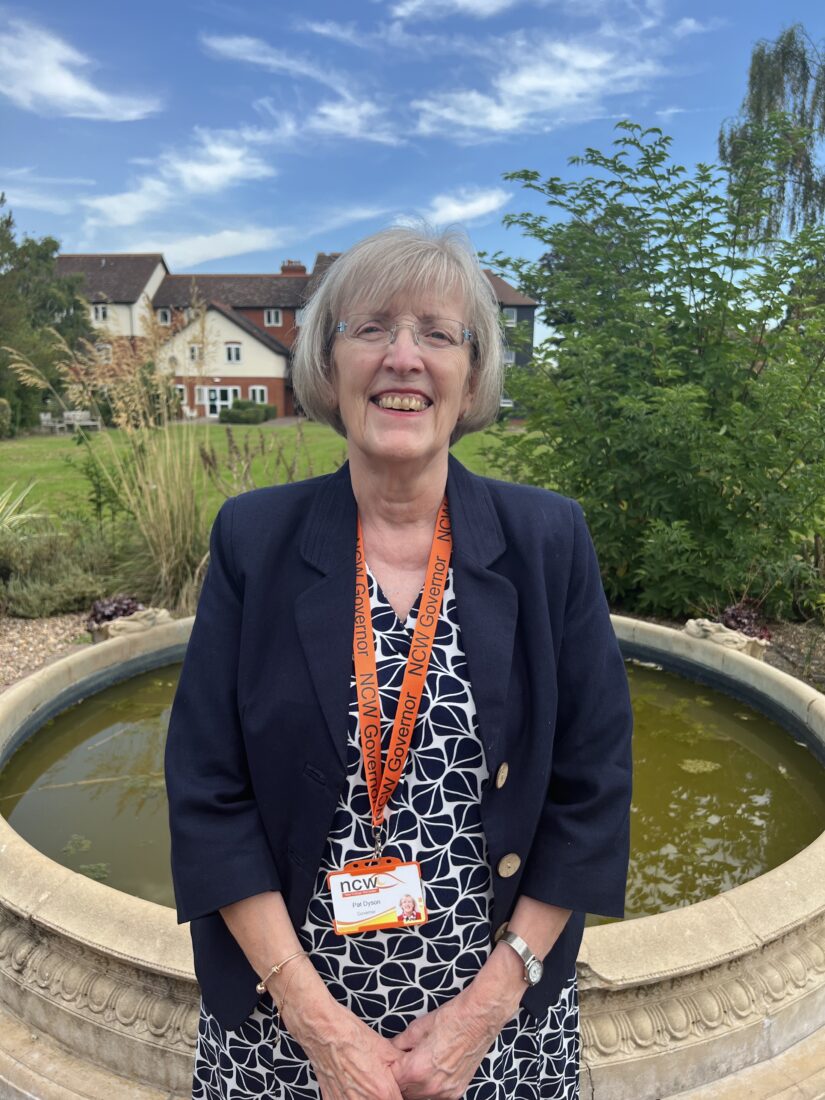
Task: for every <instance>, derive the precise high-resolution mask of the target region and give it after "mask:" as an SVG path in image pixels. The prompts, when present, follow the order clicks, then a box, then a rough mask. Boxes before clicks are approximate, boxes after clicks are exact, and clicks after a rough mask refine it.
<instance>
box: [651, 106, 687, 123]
mask: <svg viewBox="0 0 825 1100" xmlns="http://www.w3.org/2000/svg"><path fill="white" fill-rule="evenodd" d="M686 111H687V107H662V108H661V110H659V111H657V112H656V117H657V118H663V119H665V121H669V120H670V119H672V118H673V117H674V116H675V115H683V114H685V113H686Z"/></svg>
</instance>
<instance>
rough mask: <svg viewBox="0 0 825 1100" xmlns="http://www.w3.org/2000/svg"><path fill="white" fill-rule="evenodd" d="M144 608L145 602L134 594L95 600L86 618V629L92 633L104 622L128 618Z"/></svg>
mask: <svg viewBox="0 0 825 1100" xmlns="http://www.w3.org/2000/svg"><path fill="white" fill-rule="evenodd" d="M143 610H145V609H144V606H143V604H142V603H140V602H139V601H138V600H136V599H135V598H134V596H122V595H121V596H109V597H108V598H107V599H105V600H95V602H94V603H93V604H92V610H91V611H90V612H89V617H88V619H87V620H86V629H87V630H88V631H89V633H90V634H91V632H92V630H94V628H95V627H98V626H101V625H102V624H103V623H111V622H113V621H114V620H115V619H122V618H126V617H127V616H129V615H134V613H135V612H136V611H143Z"/></svg>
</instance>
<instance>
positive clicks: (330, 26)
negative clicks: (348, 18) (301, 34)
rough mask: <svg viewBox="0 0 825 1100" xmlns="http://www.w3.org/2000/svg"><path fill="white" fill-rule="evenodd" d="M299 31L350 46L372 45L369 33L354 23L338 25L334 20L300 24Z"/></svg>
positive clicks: (298, 25)
mask: <svg viewBox="0 0 825 1100" xmlns="http://www.w3.org/2000/svg"><path fill="white" fill-rule="evenodd" d="M297 30H300V31H309V32H310V34H317V35H319V36H320V37H321V38H331V39H332V40H333V41H335V42H345V43H346V44H347V45H348V46H361V47H366V46H369V45H370V40H371V38H372V35H371V34H370V33H369V32H364V31H359V30H358V28H357V27H356V26H355V24H354V23H336V22H335V20H334V19H325V20H323V21H321V22H319V21H318V20H311V21H308V22H306V23H298V24H297Z"/></svg>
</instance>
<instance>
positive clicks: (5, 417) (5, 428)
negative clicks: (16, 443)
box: [0, 397, 12, 439]
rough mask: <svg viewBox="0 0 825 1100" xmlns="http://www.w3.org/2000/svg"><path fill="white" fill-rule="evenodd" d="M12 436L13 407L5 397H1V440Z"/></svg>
mask: <svg viewBox="0 0 825 1100" xmlns="http://www.w3.org/2000/svg"><path fill="white" fill-rule="evenodd" d="M11 434H12V426H11V405H10V404H9V403H8V401H7V400H6V399H5V397H0V439H9V438H10V437H11Z"/></svg>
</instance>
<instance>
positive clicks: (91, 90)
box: [0, 19, 161, 122]
mask: <svg viewBox="0 0 825 1100" xmlns="http://www.w3.org/2000/svg"><path fill="white" fill-rule="evenodd" d="M91 64H92V62H91V60H90V59H89V58H88V57H86V55H85V54H82V53H80V51H79V50H76V49H75V48H74V46H71V45H70V44H69V43H68V42H66V41H64V40H63V39H62V38H58V37H57V35H55V34H51V33H50V32H49V31H47V30H44V29H43V28H42V27H38V26H35V25H34V24H33V23H27V22H25V21H24V20H22V19H11V20H9V22H8V25H7V28H6V29H5V30H4V31H2V32H0V94H2V95H6V96H8V98H9V99H11V101H12V102H13V103H15V104H17V106H18V107H22V108H23V109H24V110H27V111H34V112H36V113H37V114H43V115H68V116H69V117H70V118H91V119H100V120H103V121H107V122H131V121H133V120H134V119H139V118H145V117H146V116H147V115H150V114H153V113H154V112H155V111H158V110H159V109H160V106H161V104H160V101H159V100H158V99H157V98H156V97H154V96H151V97H150V96H129V95H121V94H119V93H116V92H106V91H104V90H103V89H101V88H98V87H97V86H96V85H95V84H93V83H92V81H91V80H90V79H89V78H88V77H87V76H85V75H84V73H83V71H82V70H84V69H88V67H89V66H90V65H91Z"/></svg>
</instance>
